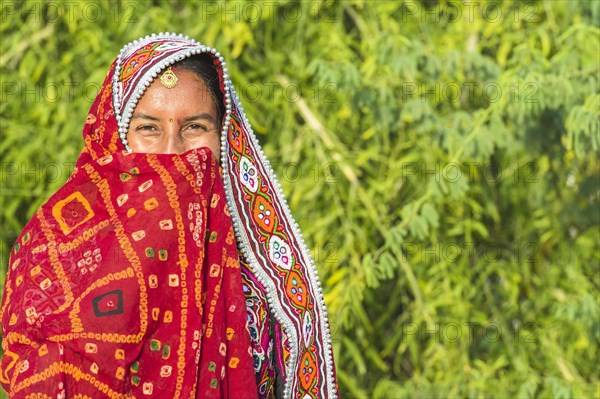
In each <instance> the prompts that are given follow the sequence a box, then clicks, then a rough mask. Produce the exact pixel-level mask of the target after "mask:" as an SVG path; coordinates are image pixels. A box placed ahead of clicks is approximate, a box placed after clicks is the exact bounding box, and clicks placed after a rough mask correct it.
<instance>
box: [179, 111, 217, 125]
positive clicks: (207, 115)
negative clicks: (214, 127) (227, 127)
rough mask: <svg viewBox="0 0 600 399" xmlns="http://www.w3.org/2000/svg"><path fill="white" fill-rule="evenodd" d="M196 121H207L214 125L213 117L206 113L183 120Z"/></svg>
mask: <svg viewBox="0 0 600 399" xmlns="http://www.w3.org/2000/svg"><path fill="white" fill-rule="evenodd" d="M196 119H208V120H209V121H210V122H212V123H214V122H215V118H213V116H212V115H211V114H207V113H202V114H198V115H193V116H188V117H186V118H184V119H183V121H184V122H190V121H193V120H196Z"/></svg>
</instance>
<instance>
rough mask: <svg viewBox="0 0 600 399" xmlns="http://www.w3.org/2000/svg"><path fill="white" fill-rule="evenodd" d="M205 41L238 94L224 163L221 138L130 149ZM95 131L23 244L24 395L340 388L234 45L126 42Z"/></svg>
mask: <svg viewBox="0 0 600 399" xmlns="http://www.w3.org/2000/svg"><path fill="white" fill-rule="evenodd" d="M201 53H207V54H210V55H211V56H212V59H213V62H214V65H215V66H216V68H217V71H218V72H219V78H220V85H221V88H222V90H223V93H224V97H225V106H226V114H225V118H224V121H223V129H222V132H221V166H220V167H219V165H217V163H216V160H215V157H214V156H213V155H212V153H211V151H210V150H209V149H208V148H199V149H194V150H191V151H188V152H186V153H184V154H180V155H167V154H137V153H131V151H130V148H129V146H128V145H127V140H126V133H127V129H128V124H129V120H130V118H131V116H132V114H133V110H134V109H135V106H136V104H137V102H138V100H139V99H140V97H141V96H142V95H143V93H144V90H145V89H146V88H147V87H148V86H149V84H150V82H151V81H152V80H153V79H154V78H155V77H157V76H158V74H159V73H160V72H161V71H162V70H164V69H165V68H167V67H168V66H170V65H172V64H174V63H175V62H177V61H179V60H181V59H183V58H185V57H189V56H191V55H194V54H201ZM83 137H84V142H85V146H84V149H83V151H82V153H81V155H80V157H79V159H78V161H77V164H76V168H75V170H74V172H73V174H72V176H71V177H70V178H69V180H68V181H67V183H66V184H65V185H64V186H63V187H62V188H61V189H60V190H59V191H58V192H57V193H56V194H54V195H53V196H52V197H51V198H50V199H49V200H48V202H47V203H46V204H45V205H43V206H42V208H41V209H40V210H39V211H38V212H37V213H36V215H35V216H34V217H33V219H32V220H31V221H30V222H29V223H28V224H27V225H26V226H25V228H24V230H23V232H22V234H21V236H20V237H19V238H18V240H17V242H16V243H15V245H14V247H13V250H12V252H11V259H10V261H9V269H8V274H7V278H6V283H5V292H4V298H3V303H2V308H1V312H0V313H1V316H2V328H3V341H2V346H3V349H4V356H3V358H2V362H1V369H0V382H1V383H2V385H3V386H4V388H5V389H6V391H7V392H8V393H9V395H10V396H11V397H15V398H22V397H29V398H38V397H39V398H42V397H53V398H55V397H58V398H74V397H78V398H86V397H89V398H102V397H110V398H141V397H152V398H163V397H164V398H194V397H195V398H214V397H220V398H226V397H227V398H255V397H261V398H263V397H264V398H267V397H273V396H276V397H279V396H281V397H285V398H301V399H307V398H336V397H337V387H336V382H335V368H334V363H333V356H332V348H331V336H330V332H329V326H328V320H327V313H326V309H325V304H324V302H323V296H322V293H321V288H320V283H319V280H318V276H317V272H316V269H315V268H314V265H313V263H312V260H311V258H310V255H309V252H308V250H307V247H306V245H305V243H304V241H303V239H302V237H301V234H300V232H299V230H298V227H297V225H296V223H295V222H294V220H293V218H292V216H291V214H290V212H289V208H288V206H287V204H286V202H285V200H284V197H283V195H282V193H281V190H280V188H279V185H278V183H277V180H276V178H275V175H274V174H273V171H272V169H271V167H270V166H269V162H268V161H267V160H266V158H265V157H264V154H263V152H262V150H261V148H260V146H259V144H258V142H257V140H256V137H255V136H254V134H253V133H252V129H251V127H250V124H249V123H248V121H247V119H246V117H245V115H244V113H243V110H242V107H241V105H240V103H239V100H238V98H237V95H236V93H235V91H234V89H233V85H232V84H231V82H230V80H229V77H228V74H227V68H226V65H225V62H224V60H223V58H222V57H221V56H220V55H219V53H217V52H216V50H214V49H212V48H210V47H207V46H205V45H202V44H200V43H198V42H196V41H194V40H191V39H189V38H187V37H183V36H182V35H174V34H168V33H167V34H159V35H152V36H147V37H145V38H143V39H140V40H136V41H134V42H133V43H130V44H129V45H127V46H125V47H124V49H123V50H122V51H121V53H120V55H119V57H118V58H117V60H115V62H114V63H113V64H112V66H111V68H110V70H109V73H108V75H107V77H106V80H105V82H104V84H103V86H102V89H101V91H100V93H99V95H98V97H97V98H96V100H95V102H94V104H93V105H92V108H91V110H90V113H89V115H88V117H87V119H86V124H85V127H84V131H83ZM238 254H239V255H240V256H238Z"/></svg>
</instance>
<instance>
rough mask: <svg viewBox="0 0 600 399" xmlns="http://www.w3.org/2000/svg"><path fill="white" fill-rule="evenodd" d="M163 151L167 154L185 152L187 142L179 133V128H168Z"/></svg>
mask: <svg viewBox="0 0 600 399" xmlns="http://www.w3.org/2000/svg"><path fill="white" fill-rule="evenodd" d="M166 133H167V134H166V135H165V140H164V146H163V153H165V154H181V153H183V152H185V142H184V141H183V139H182V137H181V136H180V135H179V129H177V128H176V127H172V126H170V127H169V129H167V130H166Z"/></svg>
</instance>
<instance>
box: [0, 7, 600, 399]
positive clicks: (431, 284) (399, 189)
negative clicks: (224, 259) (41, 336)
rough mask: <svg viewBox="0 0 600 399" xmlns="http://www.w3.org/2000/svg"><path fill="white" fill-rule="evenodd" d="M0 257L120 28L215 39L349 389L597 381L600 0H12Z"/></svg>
mask: <svg viewBox="0 0 600 399" xmlns="http://www.w3.org/2000/svg"><path fill="white" fill-rule="evenodd" d="M0 4H1V7H2V10H1V14H0V18H1V22H0V34H1V43H0V48H1V54H0V71H1V88H2V90H1V96H2V98H1V102H0V133H1V138H0V157H1V162H0V166H1V170H0V189H1V192H0V202H1V203H0V218H1V219H0V220H1V221H0V245H1V247H0V256H1V263H0V265H1V272H0V275H1V276H2V279H0V280H1V281H0V282H1V283H2V285H3V281H4V280H3V276H4V275H5V272H6V268H7V264H8V255H9V252H10V248H11V247H12V244H13V242H14V240H15V239H16V238H17V236H18V234H19V232H20V230H21V228H22V227H23V225H24V224H25V223H26V222H27V220H28V219H29V218H30V217H31V216H32V215H33V213H34V212H35V210H36V209H37V208H38V207H39V206H40V205H41V204H43V203H44V202H45V201H46V199H47V198H48V197H49V196H50V195H51V194H52V193H53V192H54V191H55V190H56V189H58V188H59V187H60V186H61V185H62V184H63V182H64V181H65V180H66V178H67V177H68V175H69V173H70V172H71V171H72V169H73V165H74V162H75V160H76V158H77V156H78V153H79V151H80V150H81V148H82V146H83V142H82V138H81V130H82V127H83V123H84V120H85V117H86V115H87V111H88V109H89V107H90V106H91V103H92V101H93V99H94V98H95V96H96V93H97V91H98V89H99V87H100V85H101V83H102V81H103V79H104V76H105V74H106V72H107V71H108V67H109V65H110V63H111V62H112V61H113V60H114V58H115V57H116V55H117V54H118V52H119V50H120V49H121V47H122V46H123V45H125V44H126V43H128V42H130V41H132V40H134V39H137V38H139V37H141V36H144V35H146V34H149V33H152V32H156V33H158V32H161V31H169V32H181V33H184V34H186V35H189V36H191V37H193V38H196V39H197V40H199V41H201V42H203V43H206V44H208V45H211V46H214V47H216V48H217V49H218V50H219V51H220V52H221V53H222V54H223V55H224V56H225V59H226V61H227V62H228V64H229V69H230V72H231V76H232V80H233V82H234V84H235V86H236V88H237V90H238V92H239V93H240V94H241V97H242V102H243V104H244V108H245V110H246V112H247V114H248V117H249V119H250V122H251V123H252V125H253V127H254V129H255V130H256V132H257V134H258V135H259V139H260V140H261V141H262V143H263V145H264V150H265V152H266V154H267V156H268V157H269V159H270V160H271V162H272V163H273V165H274V167H275V170H276V172H277V175H278V176H279V179H280V181H281V184H282V186H283V190H284V192H285V193H287V196H288V199H289V203H290V207H291V209H292V212H293V214H294V215H295V218H296V220H297V221H298V223H299V225H300V227H301V229H302V231H303V233H304V236H305V239H306V241H307V243H308V245H309V246H310V248H311V250H312V253H313V256H314V258H315V261H316V263H317V266H318V268H319V270H320V274H321V279H322V281H323V285H324V290H325V292H326V301H327V303H328V306H329V312H330V320H331V324H332V330H333V336H334V337H333V338H334V345H335V357H336V362H337V369H338V377H339V386H340V391H341V394H342V397H343V398H344V397H345V398H416V397H421V398H425V397H426V398H450V397H460V398H466V397H469V398H484V397H485V398H506V397H519V398H530V397H531V398H533V397H540V398H542V397H543V398H583V397H596V398H597V397H600V383H599V360H598V348H599V345H600V321H599V320H600V306H599V288H600V250H599V243H600V237H599V235H600V234H599V231H600V230H599V224H600V207H599V202H600V181H599V179H600V173H599V172H600V167H599V163H598V160H599V147H600V133H599V124H600V115H599V109H600V94H599V87H598V84H599V78H600V67H599V62H600V60H599V54H600V30H599V23H600V2H598V1H576V0H569V1H564V0H555V1H493V2H487V1H483V0H481V1H470V2H468V1H460V2H459V1H453V2H449V1H443V0H440V1H436V0H419V1H417V0H415V1H407V0H405V1H317V0H314V1H313V0H305V1H300V2H299V1H284V0H273V1H266V2H256V1H231V2H212V1H202V2H200V1H186V2H183V1H182V2H175V1H141V2H128V1H111V2H104V1H102V2H87V1H67V2H59V1H25V2H21V1H18V2H17V1H2V2H1V3H0Z"/></svg>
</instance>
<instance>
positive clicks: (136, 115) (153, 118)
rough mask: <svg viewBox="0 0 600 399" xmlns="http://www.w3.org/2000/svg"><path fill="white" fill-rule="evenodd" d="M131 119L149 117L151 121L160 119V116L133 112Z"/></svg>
mask: <svg viewBox="0 0 600 399" xmlns="http://www.w3.org/2000/svg"><path fill="white" fill-rule="evenodd" d="M131 119H149V120H151V121H159V120H160V118H156V117H154V116H151V115H147V114H143V113H141V112H136V113H135V114H133V116H132V117H131Z"/></svg>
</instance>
